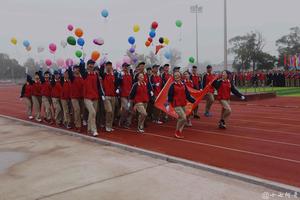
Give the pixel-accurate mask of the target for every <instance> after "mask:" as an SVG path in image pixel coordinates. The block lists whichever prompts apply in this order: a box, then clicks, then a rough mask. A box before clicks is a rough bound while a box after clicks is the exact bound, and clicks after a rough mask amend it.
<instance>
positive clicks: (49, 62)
mask: <svg viewBox="0 0 300 200" xmlns="http://www.w3.org/2000/svg"><path fill="white" fill-rule="evenodd" d="M45 64H46V65H47V66H48V67H50V66H51V65H52V61H51V60H50V59H46V60H45Z"/></svg>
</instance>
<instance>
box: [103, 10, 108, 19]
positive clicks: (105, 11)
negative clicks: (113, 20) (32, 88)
mask: <svg viewBox="0 0 300 200" xmlns="http://www.w3.org/2000/svg"><path fill="white" fill-rule="evenodd" d="M108 14H109V13H108V10H107V9H104V10H102V11H101V15H102V17H104V18H107V17H108Z"/></svg>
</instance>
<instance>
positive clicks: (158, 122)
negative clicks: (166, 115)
mask: <svg viewBox="0 0 300 200" xmlns="http://www.w3.org/2000/svg"><path fill="white" fill-rule="evenodd" d="M155 123H156V124H163V122H162V121H159V120H157V121H155Z"/></svg>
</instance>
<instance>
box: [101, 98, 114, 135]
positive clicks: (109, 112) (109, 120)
mask: <svg viewBox="0 0 300 200" xmlns="http://www.w3.org/2000/svg"><path fill="white" fill-rule="evenodd" d="M115 104H116V97H105V101H104V109H105V127H106V128H109V129H111V128H112V126H113V122H114V115H115Z"/></svg>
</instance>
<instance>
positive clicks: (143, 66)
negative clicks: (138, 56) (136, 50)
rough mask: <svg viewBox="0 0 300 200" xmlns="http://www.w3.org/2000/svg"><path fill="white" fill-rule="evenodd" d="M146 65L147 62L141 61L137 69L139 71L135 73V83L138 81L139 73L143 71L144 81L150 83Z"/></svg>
mask: <svg viewBox="0 0 300 200" xmlns="http://www.w3.org/2000/svg"><path fill="white" fill-rule="evenodd" d="M145 65H146V63H145V62H140V63H139V64H138V65H137V67H136V69H137V72H136V74H135V77H134V83H136V82H138V74H139V73H142V74H143V75H144V81H145V82H146V83H147V84H148V83H149V78H148V76H147V73H145Z"/></svg>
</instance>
